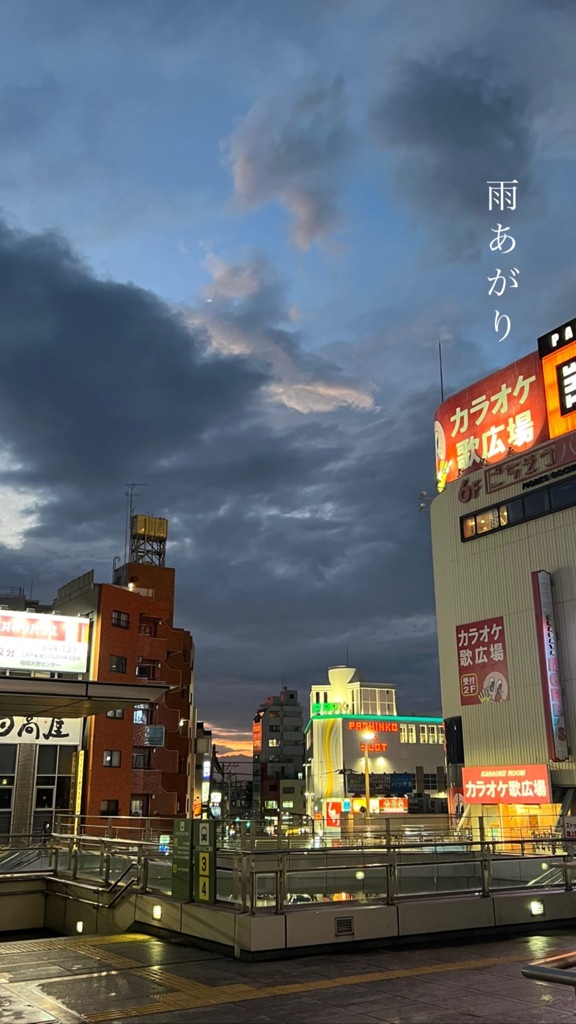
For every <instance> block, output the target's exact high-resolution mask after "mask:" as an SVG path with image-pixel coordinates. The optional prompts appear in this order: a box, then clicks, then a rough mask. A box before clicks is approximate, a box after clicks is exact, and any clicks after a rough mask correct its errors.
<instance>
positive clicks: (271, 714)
mask: <svg viewBox="0 0 576 1024" xmlns="http://www.w3.org/2000/svg"><path fill="white" fill-rule="evenodd" d="M268 718H280V712H279V711H269V712H268Z"/></svg>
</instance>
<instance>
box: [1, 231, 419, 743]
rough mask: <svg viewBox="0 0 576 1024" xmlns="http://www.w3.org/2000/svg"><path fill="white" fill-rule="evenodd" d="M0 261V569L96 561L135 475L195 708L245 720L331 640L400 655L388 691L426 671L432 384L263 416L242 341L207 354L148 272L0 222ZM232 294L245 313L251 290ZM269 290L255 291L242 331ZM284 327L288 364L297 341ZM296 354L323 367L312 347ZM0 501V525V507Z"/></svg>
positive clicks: (222, 719)
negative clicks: (364, 404)
mask: <svg viewBox="0 0 576 1024" xmlns="http://www.w3.org/2000/svg"><path fill="white" fill-rule="evenodd" d="M0 274H1V276H2V280H3V282H4V287H3V289H2V292H1V294H0V321H1V322H2V325H3V330H2V337H1V341H0V403H1V405H2V408H3V410H4V427H3V437H2V442H3V446H4V447H3V449H2V452H3V453H4V454H3V455H2V454H1V453H0V467H2V468H1V472H0V490H1V489H4V491H3V492H2V493H6V494H7V495H8V497H10V494H13V493H14V494H18V495H20V497H21V498H22V500H23V501H24V503H26V502H28V501H30V503H32V500H33V497H34V496H35V497H36V498H37V499H39V504H38V506H37V508H36V516H37V522H36V525H31V524H30V523H29V521H28V519H27V513H26V509H25V507H24V506H22V508H21V510H20V511H21V517H22V522H21V523H20V528H21V530H22V532H23V535H24V540H25V544H24V546H22V545H20V546H18V543H14V542H11V543H10V544H9V543H5V545H4V547H0V583H2V584H3V585H17V586H25V587H26V588H27V589H28V590H29V589H30V582H31V579H32V578H33V579H34V581H35V582H34V590H35V593H36V594H37V596H39V597H41V599H42V600H46V601H49V600H51V598H52V597H53V595H54V592H55V590H56V588H57V587H58V586H61V585H62V584H63V583H64V582H66V581H67V580H68V579H70V578H72V577H74V576H75V575H79V574H80V573H82V572H85V571H86V570H87V569H89V568H92V567H94V568H95V570H96V576H97V578H98V579H101V580H104V581H106V580H109V579H110V578H111V563H112V558H113V556H114V555H116V554H119V553H121V549H122V540H123V516H124V501H123V493H124V490H125V485H126V483H127V482H129V481H130V480H134V481H138V482H140V483H141V484H143V486H141V487H140V488H139V489H138V491H139V495H138V496H137V499H136V507H137V509H138V511H148V512H151V513H153V514H165V515H167V516H168V518H169V519H170V536H171V544H170V548H169V561H170V563H171V564H173V565H175V566H176V568H177V574H178V612H177V618H178V623H179V624H181V625H183V626H186V627H188V628H191V629H192V631H193V633H194V636H195V639H196V643H197V649H198V660H197V667H198V676H197V684H198V703H199V706H200V713H201V716H202V717H204V718H207V719H214V720H216V721H217V722H218V723H219V724H220V725H222V726H227V727H229V728H232V729H233V728H235V727H246V722H248V723H249V719H250V714H251V710H252V705H253V704H254V705H256V704H257V703H259V701H260V700H261V699H262V697H263V695H264V696H265V695H266V693H267V692H272V691H273V690H274V689H275V688H277V686H279V685H280V677H281V675H282V673H284V674H285V675H286V677H287V678H289V679H290V681H291V683H293V684H294V685H298V686H299V687H300V689H301V691H302V696H303V698H304V699H305V694H306V690H307V687H308V685H309V683H310V681H311V680H310V672H311V670H315V666H318V671H322V672H324V671H325V668H326V666H327V665H329V664H332V663H334V662H338V661H340V660H342V658H343V652H344V648H345V646H346V644H349V645H350V648H351V650H352V651H353V652H354V657H355V658H357V660H358V663H359V665H360V667H362V668H365V669H366V670H367V671H368V672H369V673H372V674H373V675H376V676H382V674H385V676H386V678H388V679H390V680H394V679H395V677H396V674H397V673H398V672H400V673H401V674H402V679H403V686H404V687H405V689H406V694H412V692H413V691H414V693H415V692H416V690H417V687H418V679H419V678H420V673H421V671H423V670H424V667H425V673H426V678H427V680H428V679H429V678H430V676H431V675H433V673H434V672H435V666H434V662H433V656H432V654H431V651H432V647H433V618H432V615H431V611H430V609H431V607H432V584H431V572H430V552H429V540H428V525H427V522H426V521H425V520H423V517H421V516H419V515H418V513H417V511H416V509H417V495H418V492H419V490H420V489H421V488H422V486H424V485H425V483H426V482H427V480H428V479H429V477H430V475H431V473H432V471H433V462H432V441H431V438H430V437H429V436H428V435H429V433H430V431H429V429H428V428H429V422H430V420H431V414H432V408H433V404H434V399H433V397H432V395H431V394H429V393H428V392H426V391H423V392H422V393H421V395H420V401H419V402H418V403H416V404H415V405H414V406H413V407H411V409H409V410H406V409H404V408H403V403H402V402H401V401H400V400H397V402H396V404H395V405H394V406H390V407H389V408H387V410H386V412H385V414H376V413H371V414H370V416H369V417H367V416H366V413H361V412H357V411H354V410H353V409H348V410H344V411H343V410H342V409H339V410H337V411H334V412H332V413H328V414H326V415H324V416H323V417H322V418H319V417H318V416H315V415H313V414H312V415H306V416H303V415H301V414H296V413H293V412H290V413H289V414H286V415H285V416H284V417H283V416H280V417H278V415H277V411H275V409H276V410H277V408H278V407H277V406H276V407H274V405H270V402H267V403H263V402H262V400H261V394H262V391H263V389H265V388H266V387H268V385H269V380H270V378H269V377H268V376H267V375H266V374H265V373H264V372H263V371H262V369H258V370H256V369H255V366H257V365H258V366H261V365H262V359H261V358H260V357H259V355H258V353H256V354H255V355H253V356H250V357H245V358H238V357H237V356H231V355H226V356H220V357H216V356H214V355H211V354H210V352H211V351H212V350H211V349H210V345H209V337H210V330H211V329H212V328H211V326H210V324H208V326H207V327H205V328H202V329H200V328H196V329H194V328H191V327H190V326H189V325H188V324H187V323H186V322H184V319H183V316H182V315H181V314H174V313H173V312H172V311H171V310H170V309H169V308H168V307H167V306H166V305H165V304H163V303H162V302H161V301H160V300H159V299H157V298H156V297H155V296H154V295H152V294H150V293H149V292H145V291H143V290H142V289H138V288H136V287H134V286H131V285H120V284H117V283H115V282H113V281H106V280H100V279H98V278H96V277H95V276H94V275H93V274H92V273H91V271H90V269H89V268H88V267H86V266H85V265H84V264H83V263H82V262H81V260H80V259H79V258H78V257H77V255H76V253H75V252H74V251H73V250H72V249H71V248H70V247H69V245H68V244H67V243H66V241H65V240H63V239H61V238H59V237H57V236H55V235H50V234H47V235H42V236H33V235H26V234H23V233H20V232H16V231H13V230H10V229H9V228H7V227H6V226H3V227H1V228H0ZM231 277H232V279H237V280H238V281H239V282H241V283H242V282H244V284H245V275H244V274H242V273H240V272H238V271H237V272H236V273H235V274H232V275H231ZM230 287H231V286H230ZM230 287H228V285H227V286H226V290H227V292H229V291H230ZM242 287H244V285H242ZM248 292H249V293H250V292H251V289H250V288H249V289H248ZM246 301H247V302H248V303H250V306H249V310H250V314H249V323H250V330H253V331H256V330H257V328H258V307H257V301H256V296H255V294H249V295H248V296H247V299H246ZM274 309H276V313H275V314H274V315H277V307H275V306H274V303H272V302H271V301H269V299H268V298H267V297H266V296H265V298H264V302H263V306H262V310H261V311H260V324H259V327H260V330H261V331H263V332H264V331H265V330H266V329H267V321H266V317H267V316H268V314H270V313H271V312H273V311H274ZM224 312H226V311H224ZM233 312H234V309H233V308H232V309H228V310H227V313H226V315H227V316H229V317H231V316H232V314H233ZM237 312H238V315H239V316H241V315H242V307H241V306H240V307H239V308H238V310H237ZM244 326H245V328H246V330H248V328H247V327H246V325H244ZM269 326H270V325H269V324H268V329H269ZM285 341H286V344H285V351H286V352H287V353H289V354H290V356H291V358H292V359H293V362H294V364H295V365H297V364H298V358H299V348H298V344H297V342H296V341H295V340H294V339H290V338H288V337H287V338H286V339H285ZM280 347H281V346H280ZM304 364H305V365H306V367H307V372H308V375H309V379H310V380H311V382H312V383H313V384H315V385H318V383H319V382H320V383H322V384H324V383H326V376H328V377H329V372H330V364H329V362H328V361H326V360H311V363H310V364H308V363H307V361H306V359H304ZM319 369H322V371H324V374H325V377H324V379H321V378H320V376H319ZM329 383H330V382H329ZM28 496H30V497H28ZM0 517H2V518H4V519H5V525H6V531H5V532H4V534H3V536H4V540H5V541H6V540H7V536H8V532H7V531H8V528H9V527H10V526H11V525H13V523H12V524H11V517H10V515H9V514H8V512H7V506H6V505H3V507H2V512H1V513H0ZM114 538H116V539H115V540H114ZM407 644H409V647H410V651H411V657H410V664H409V665H407V663H406V657H405V651H406V645H407ZM239 706H241V708H242V710H241V712H239V711H238V707H239Z"/></svg>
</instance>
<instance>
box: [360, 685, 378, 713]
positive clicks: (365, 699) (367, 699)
mask: <svg viewBox="0 0 576 1024" xmlns="http://www.w3.org/2000/svg"><path fill="white" fill-rule="evenodd" d="M360 694H361V698H362V708H361V713H362V714H363V715H377V714H378V691H377V690H373V689H371V688H364V689H362V690H361V691H360Z"/></svg>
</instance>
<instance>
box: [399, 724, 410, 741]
mask: <svg viewBox="0 0 576 1024" xmlns="http://www.w3.org/2000/svg"><path fill="white" fill-rule="evenodd" d="M407 742H408V727H407V725H406V722H401V724H400V743H407Z"/></svg>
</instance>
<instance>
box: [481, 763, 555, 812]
mask: <svg viewBox="0 0 576 1024" xmlns="http://www.w3.org/2000/svg"><path fill="white" fill-rule="evenodd" d="M462 787H463V789H464V802H465V803H466V804H549V803H550V777H549V772H548V768H547V766H546V765H545V764H516V765H503V766H502V765H499V766H495V767H489V768H484V767H482V768H463V769H462Z"/></svg>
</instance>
